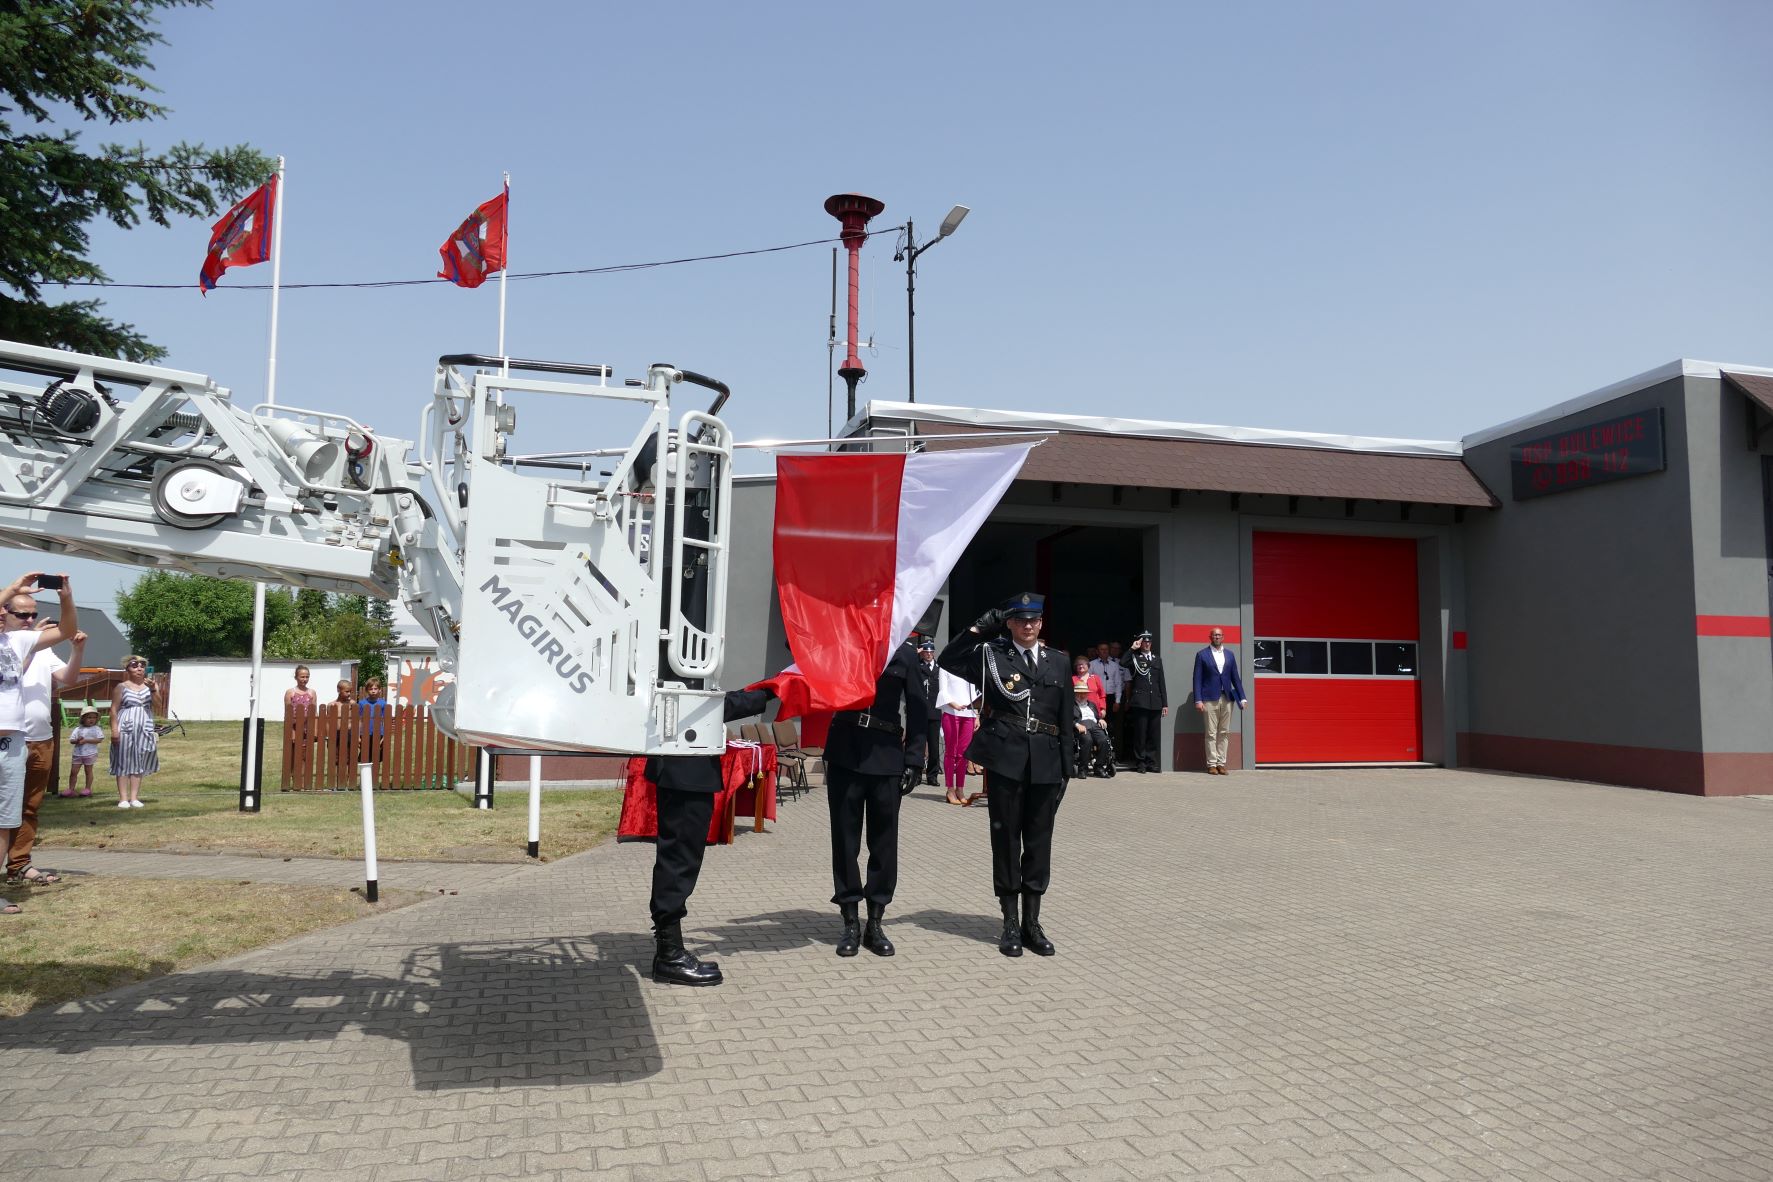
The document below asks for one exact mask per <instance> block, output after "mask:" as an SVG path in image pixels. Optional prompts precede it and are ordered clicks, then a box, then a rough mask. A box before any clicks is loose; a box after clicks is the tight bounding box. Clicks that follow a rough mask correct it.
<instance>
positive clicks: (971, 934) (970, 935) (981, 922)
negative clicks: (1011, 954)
mask: <svg viewBox="0 0 1773 1182" xmlns="http://www.w3.org/2000/svg"><path fill="white" fill-rule="evenodd" d="M892 918H893V915H892V912H890V911H889V912H888V913H887V920H888V924H887V926H888V927H891V926H892V923H891V921H892ZM899 922H900V923H910V924H916V925H917V926H918V927H920V928H923V929H924V930H925V931H931V932H940V933H941V934H942V935H944V936H959V937H960V938H961V939H963V940H974V941H976V942H978V943H980V944H989V945H991V946H992V947H993V948H996V947H997V937H998V935H999V934H1000V933H1001V932H1002V931H1003V916H1002V915H1001V914H999V915H985V914H983V913H977V912H976V913H966V912H960V911H939V910H936V909H934V908H926V909H925V910H923V911H913V912H910V913H909V914H906V915H901V916H899Z"/></svg>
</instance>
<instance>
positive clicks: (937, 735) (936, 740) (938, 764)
mask: <svg viewBox="0 0 1773 1182" xmlns="http://www.w3.org/2000/svg"><path fill="white" fill-rule="evenodd" d="M929 744H930V753H929V754H928V755H926V756H925V757H924V761H923V778H924V779H926V780H929V781H932V782H933V781H934V780H935V779H936V777H937V776H940V775H941V774H942V716H941V715H940V714H938V715H937V716H936V717H934V718H932V719H930V726H929Z"/></svg>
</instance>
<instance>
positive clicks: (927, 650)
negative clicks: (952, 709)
mask: <svg viewBox="0 0 1773 1182" xmlns="http://www.w3.org/2000/svg"><path fill="white" fill-rule="evenodd" d="M917 664H918V668H919V669H921V670H922V671H923V696H924V697H925V698H927V699H928V700H929V703H930V723H929V726H928V727H926V728H925V729H924V743H925V752H926V754H925V757H924V761H923V782H924V783H925V784H927V785H929V786H930V787H932V788H933V787H935V785H936V777H937V776H939V775H941V774H942V704H941V702H940V701H939V700H938V696H937V692H936V691H937V690H938V689H939V688H940V687H941V683H942V681H941V671H940V670H938V669H937V668H936V642H935V641H934V640H931V639H930V638H929V637H928V636H919V637H918V638H917Z"/></svg>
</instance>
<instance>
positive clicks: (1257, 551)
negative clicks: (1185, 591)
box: [1251, 533, 1422, 763]
mask: <svg viewBox="0 0 1773 1182" xmlns="http://www.w3.org/2000/svg"><path fill="white" fill-rule="evenodd" d="M1253 558H1254V570H1253V576H1254V586H1253V588H1252V590H1253V592H1254V596H1253V598H1254V601H1255V602H1254V607H1255V624H1256V643H1255V652H1254V659H1253V660H1252V662H1251V663H1252V664H1253V665H1254V670H1253V673H1254V680H1255V685H1254V686H1253V687H1251V688H1252V691H1253V693H1254V696H1255V702H1254V705H1255V706H1256V707H1257V713H1256V719H1255V722H1256V762H1257V763H1413V762H1415V761H1417V760H1419V759H1421V758H1422V756H1421V750H1422V695H1421V693H1420V692H1419V689H1420V681H1419V673H1418V669H1419V666H1418V664H1417V660H1416V658H1417V643H1416V642H1417V639H1418V637H1417V603H1416V542H1415V540H1414V539H1411V538H1357V537H1347V536H1344V535H1340V534H1279V533H1258V534H1256V535H1255V540H1254V553H1253Z"/></svg>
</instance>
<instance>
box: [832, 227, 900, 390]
mask: <svg viewBox="0 0 1773 1182" xmlns="http://www.w3.org/2000/svg"><path fill="white" fill-rule="evenodd" d="M885 208H886V202H884V201H876V200H875V199H874V198H872V197H864V196H862V194H860V193H838V194H837V195H835V196H832V197H827V198H825V212H826V213H828V214H830V215H831V216H832V217H834V218H836V219H837V220H838V221H840V222H842V223H843V248H844V249H845V250H847V251H849V252H850V335H849V338H848V340H847V342H846V348H847V350H848V352H847V353H846V354H845V356H844V359H843V368H842V369H840V370H838V371H837V376H838V377H840V378H842V379H843V380H844V384H845V385H846V386H848V387H849V391H850V392H849V413H848V414H846V415H845V416H844V422H846V423H847V422H849V420H850V419H853V418H855V417H856V383H857V382H860V381H861V380H862V379H863V377H865V376H866V375H867V373H868V371H867V370H866V369H864V368H862V359H861V358H860V357H858V356H856V340H857V337H858V336H859V335H860V330H859V329H858V327H857V323H856V322H857V319H858V316H857V301H858V298H859V293H860V290H861V286H862V284H861V277H862V263H861V250H862V243H864V242H866V241H867V240H868V230H867V228H866V227H867V225H868V222H869V221H870V219H872V218H873V217H874V216H875V215H876V214H878V213H879V212H880V211H881V210H883V209H885Z"/></svg>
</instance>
